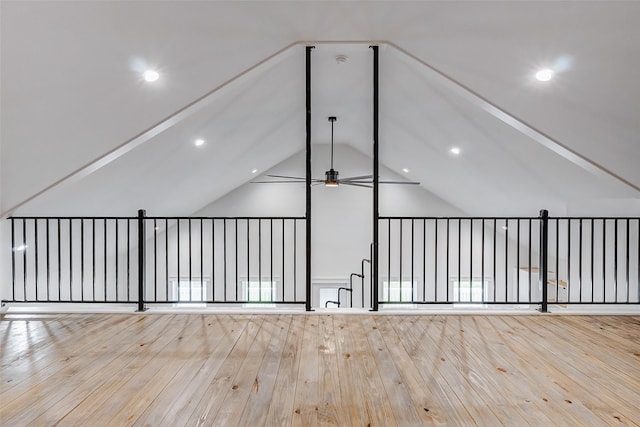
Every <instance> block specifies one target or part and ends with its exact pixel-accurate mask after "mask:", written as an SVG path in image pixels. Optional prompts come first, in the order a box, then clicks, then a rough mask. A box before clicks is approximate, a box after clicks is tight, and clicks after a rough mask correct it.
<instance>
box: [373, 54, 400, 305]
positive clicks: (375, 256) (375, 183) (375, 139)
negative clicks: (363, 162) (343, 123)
mask: <svg viewBox="0 0 640 427" xmlns="http://www.w3.org/2000/svg"><path fill="white" fill-rule="evenodd" d="M371 49H373V259H372V260H371V262H372V264H373V275H372V276H371V281H372V282H373V283H372V293H373V306H372V307H371V309H372V310H373V311H378V299H379V295H378V219H379V217H380V211H379V206H378V205H379V203H378V186H379V182H378V181H379V166H380V165H379V160H378V46H371ZM400 280H402V278H400Z"/></svg>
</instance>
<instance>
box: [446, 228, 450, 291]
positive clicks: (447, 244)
mask: <svg viewBox="0 0 640 427" xmlns="http://www.w3.org/2000/svg"><path fill="white" fill-rule="evenodd" d="M445 248H446V251H447V269H446V273H447V275H446V276H445V284H446V285H447V294H446V295H447V299H446V301H447V302H450V300H449V218H447V240H446V244H445Z"/></svg>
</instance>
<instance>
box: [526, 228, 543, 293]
mask: <svg viewBox="0 0 640 427" xmlns="http://www.w3.org/2000/svg"><path fill="white" fill-rule="evenodd" d="M531 244H532V243H531V219H529V301H528V302H529V304H531V303H532V302H533V301H531V299H532V298H531V288H533V284H532V283H531V268H532V267H531ZM538 274H540V275H542V271H539V273H538ZM544 285H545V286H547V284H546V280H545V284H544Z"/></svg>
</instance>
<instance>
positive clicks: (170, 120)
mask: <svg viewBox="0 0 640 427" xmlns="http://www.w3.org/2000/svg"><path fill="white" fill-rule="evenodd" d="M300 44H301V43H300V42H297V41H296V42H293V43H289V44H288V45H286V46H284V47H283V48H281V49H279V50H277V51H275V52H274V53H272V54H270V55H268V56H267V57H265V58H263V59H262V60H260V61H258V62H256V63H255V64H253V65H252V66H250V67H248V68H246V69H244V70H243V71H241V72H240V73H238V74H236V75H235V76H233V77H231V78H229V79H227V80H226V81H224V82H223V83H221V84H219V85H218V86H216V87H215V88H213V89H212V90H210V91H208V92H207V93H205V94H204V95H202V96H200V97H198V98H197V99H195V100H193V101H191V102H190V103H189V104H187V105H185V106H184V107H182V108H180V109H178V110H176V111H175V112H173V113H171V114H170V115H168V116H167V117H165V118H163V119H162V120H160V121H159V122H157V123H155V124H154V125H152V126H150V127H149V128H147V129H145V130H143V131H142V132H140V133H138V134H136V135H134V136H133V137H131V138H129V139H127V140H126V141H124V142H123V143H121V144H120V145H118V146H117V147H115V148H113V149H111V150H109V151H107V152H106V153H105V154H103V155H101V156H99V157H97V158H95V159H94V160H92V161H90V162H88V163H86V164H84V165H83V166H81V167H79V168H77V169H76V170H74V171H73V172H71V173H69V174H67V175H65V176H64V177H62V178H60V179H58V180H57V181H55V182H53V183H52V184H50V185H48V186H46V187H45V188H43V189H42V190H40V191H38V192H36V193H34V194H33V195H31V196H29V197H27V198H25V199H23V200H22V201H21V202H19V203H17V204H15V205H13V206H12V207H10V208H8V209H6V210H4V211H3V212H2V213H0V219H5V218H7V217H8V216H10V215H11V214H12V213H13V212H15V211H16V210H17V209H19V208H20V207H22V206H24V205H26V204H27V203H29V202H31V201H33V200H35V199H36V198H38V197H40V196H42V195H43V194H45V193H47V192H49V191H51V190H52V189H54V188H56V187H58V186H60V185H62V184H70V183H73V182H77V181H79V180H81V179H83V178H85V177H87V176H89V175H91V174H92V173H94V172H95V171H97V170H99V169H101V168H103V167H104V166H107V165H108V164H109V163H111V162H113V161H115V160H117V159H118V158H120V157H122V156H123V155H125V154H126V153H128V152H129V151H131V150H133V149H134V148H137V147H139V146H140V145H142V144H144V143H145V142H147V141H149V140H150V139H151V138H153V137H155V136H156V135H158V134H160V133H162V132H164V131H165V130H167V129H169V128H171V127H173V126H174V125H176V124H178V123H179V122H181V121H182V120H184V119H185V118H187V117H189V116H190V115H192V114H194V113H195V112H197V111H199V110H201V109H202V108H204V107H205V106H207V105H209V104H210V103H211V101H212V99H213V98H214V96H215V95H218V93H219V92H220V91H222V90H223V89H225V88H228V87H229V86H231V85H232V84H233V83H236V82H238V81H240V80H241V79H242V78H243V77H246V76H249V75H251V74H253V73H254V72H255V71H256V70H258V69H261V68H263V67H265V66H266V65H268V64H270V63H272V62H273V61H274V59H277V58H280V57H283V56H284V55H285V54H286V53H288V52H290V51H291V50H292V48H293V47H296V46H298V45H300Z"/></svg>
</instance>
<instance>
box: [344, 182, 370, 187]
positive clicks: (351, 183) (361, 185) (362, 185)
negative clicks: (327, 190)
mask: <svg viewBox="0 0 640 427" xmlns="http://www.w3.org/2000/svg"><path fill="white" fill-rule="evenodd" d="M340 185H352V186H354V187H364V188H371V185H366V184H356V183H355V182H342V180H341V181H340Z"/></svg>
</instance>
